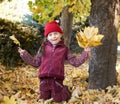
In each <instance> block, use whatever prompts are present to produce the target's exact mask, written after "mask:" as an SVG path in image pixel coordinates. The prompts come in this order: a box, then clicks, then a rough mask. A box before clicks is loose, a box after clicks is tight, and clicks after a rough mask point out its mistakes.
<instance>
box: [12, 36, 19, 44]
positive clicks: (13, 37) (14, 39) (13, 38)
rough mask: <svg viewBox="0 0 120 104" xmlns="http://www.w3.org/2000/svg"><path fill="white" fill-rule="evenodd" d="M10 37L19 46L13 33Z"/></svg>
mask: <svg viewBox="0 0 120 104" xmlns="http://www.w3.org/2000/svg"><path fill="white" fill-rule="evenodd" d="M10 39H12V40H13V42H14V43H15V44H17V45H18V46H20V42H19V41H18V40H17V39H16V37H15V36H14V35H12V36H10Z"/></svg>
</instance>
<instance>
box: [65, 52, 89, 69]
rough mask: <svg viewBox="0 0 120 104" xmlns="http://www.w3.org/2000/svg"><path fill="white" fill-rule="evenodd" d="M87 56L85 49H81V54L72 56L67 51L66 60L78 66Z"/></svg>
mask: <svg viewBox="0 0 120 104" xmlns="http://www.w3.org/2000/svg"><path fill="white" fill-rule="evenodd" d="M88 58H89V55H88V52H86V51H83V52H82V54H81V55H80V56H78V57H76V56H74V55H73V54H71V53H70V52H68V55H67V60H68V62H69V63H70V64H71V65H73V66H75V67H78V66H80V65H81V64H83V63H84V62H85V61H86V60H87V59H88Z"/></svg>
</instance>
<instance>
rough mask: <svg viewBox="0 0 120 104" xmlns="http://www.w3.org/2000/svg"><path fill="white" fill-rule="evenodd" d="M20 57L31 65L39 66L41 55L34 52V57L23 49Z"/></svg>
mask: <svg viewBox="0 0 120 104" xmlns="http://www.w3.org/2000/svg"><path fill="white" fill-rule="evenodd" d="M20 57H21V58H22V59H23V60H24V61H25V62H26V63H27V64H29V65H31V66H33V67H39V66H40V64H41V55H40V54H36V55H35V56H34V57H33V56H31V55H30V54H29V53H28V52H27V51H25V52H24V53H23V54H22V55H20Z"/></svg>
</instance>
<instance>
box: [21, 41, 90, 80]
mask: <svg viewBox="0 0 120 104" xmlns="http://www.w3.org/2000/svg"><path fill="white" fill-rule="evenodd" d="M21 57H22V59H23V60H24V61H25V62H27V63H28V64H30V65H32V66H34V67H38V66H40V70H39V75H38V77H39V78H42V77H56V78H59V79H64V63H65V61H66V60H67V61H68V62H69V63H70V64H71V65H73V66H75V67H77V66H80V65H81V64H82V63H84V62H85V61H86V60H87V58H88V53H87V52H85V51H84V52H82V54H81V55H80V56H79V57H75V56H74V55H72V54H71V53H70V51H69V49H68V48H67V47H66V46H65V45H64V43H63V42H60V43H58V44H57V45H56V46H53V45H52V44H51V43H50V42H46V43H45V53H44V55H43V56H41V55H40V54H36V56H34V57H32V56H31V55H30V54H29V53H28V52H27V51H25V52H24V54H23V55H21Z"/></svg>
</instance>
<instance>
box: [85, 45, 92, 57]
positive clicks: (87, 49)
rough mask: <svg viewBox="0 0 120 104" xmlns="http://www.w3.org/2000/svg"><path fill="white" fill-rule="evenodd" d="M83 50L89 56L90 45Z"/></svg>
mask: <svg viewBox="0 0 120 104" xmlns="http://www.w3.org/2000/svg"><path fill="white" fill-rule="evenodd" d="M84 51H86V52H88V56H89V57H90V56H91V53H90V51H91V48H90V47H87V48H85V49H84Z"/></svg>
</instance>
